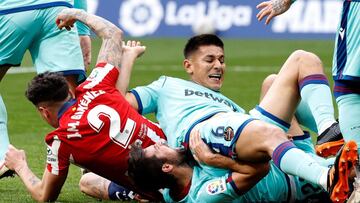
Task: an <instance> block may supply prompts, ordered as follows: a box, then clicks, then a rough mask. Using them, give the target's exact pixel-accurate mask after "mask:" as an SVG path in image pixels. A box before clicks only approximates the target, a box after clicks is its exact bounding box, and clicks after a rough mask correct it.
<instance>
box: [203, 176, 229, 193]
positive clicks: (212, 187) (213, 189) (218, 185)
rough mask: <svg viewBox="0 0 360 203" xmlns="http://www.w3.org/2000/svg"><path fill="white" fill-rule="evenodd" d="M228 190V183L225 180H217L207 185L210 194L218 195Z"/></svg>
mask: <svg viewBox="0 0 360 203" xmlns="http://www.w3.org/2000/svg"><path fill="white" fill-rule="evenodd" d="M225 190H226V183H225V181H224V180H215V181H212V182H210V183H209V184H208V185H207V186H206V191H207V193H208V194H210V195H216V194H219V193H222V192H224V191H225Z"/></svg>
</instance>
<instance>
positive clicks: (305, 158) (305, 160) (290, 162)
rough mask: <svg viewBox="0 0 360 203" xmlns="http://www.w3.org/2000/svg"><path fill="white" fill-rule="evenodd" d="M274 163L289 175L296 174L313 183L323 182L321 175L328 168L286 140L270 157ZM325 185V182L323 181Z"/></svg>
mask: <svg viewBox="0 0 360 203" xmlns="http://www.w3.org/2000/svg"><path fill="white" fill-rule="evenodd" d="M272 159H273V161H274V163H275V165H276V166H277V167H279V168H280V169H281V170H282V171H284V172H285V173H287V174H290V175H296V176H299V177H300V178H303V179H305V180H307V181H310V182H312V183H314V184H321V185H322V184H323V179H322V178H321V177H322V175H323V174H324V173H325V174H327V172H328V170H329V169H328V168H327V167H325V166H321V165H320V164H319V163H317V162H316V161H315V160H314V159H313V158H312V157H311V156H309V155H308V154H306V153H305V152H304V151H302V150H300V149H298V148H296V146H295V145H294V144H293V143H292V142H291V141H287V142H284V143H282V144H281V145H279V146H278V147H277V148H276V149H275V150H274V152H273V157H272ZM325 187H326V182H325Z"/></svg>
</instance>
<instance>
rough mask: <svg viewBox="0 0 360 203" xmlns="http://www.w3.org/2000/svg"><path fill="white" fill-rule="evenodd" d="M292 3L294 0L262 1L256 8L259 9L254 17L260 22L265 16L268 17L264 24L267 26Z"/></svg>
mask: <svg viewBox="0 0 360 203" xmlns="http://www.w3.org/2000/svg"><path fill="white" fill-rule="evenodd" d="M294 1H295V0H271V1H264V2H262V3H260V4H258V5H257V6H256V8H257V9H261V10H260V11H259V13H258V14H257V15H256V18H257V19H258V20H259V21H261V20H262V19H263V18H264V17H265V16H268V17H267V18H266V21H265V24H269V23H270V21H271V20H272V19H273V18H274V17H275V16H278V15H281V14H282V13H284V12H285V11H287V10H288V9H289V8H290V6H291V3H293V2H294Z"/></svg>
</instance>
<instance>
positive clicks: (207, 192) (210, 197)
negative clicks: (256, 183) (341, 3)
mask: <svg viewBox="0 0 360 203" xmlns="http://www.w3.org/2000/svg"><path fill="white" fill-rule="evenodd" d="M237 198H239V191H238V189H237V187H236V185H235V183H234V181H233V180H232V178H231V173H228V174H226V175H224V176H222V177H214V178H212V179H210V180H208V181H206V182H205V183H204V184H203V185H202V186H201V189H200V191H199V192H198V195H197V197H196V199H197V200H198V201H197V202H207V203H208V202H214V203H215V202H232V201H233V200H234V199H237Z"/></svg>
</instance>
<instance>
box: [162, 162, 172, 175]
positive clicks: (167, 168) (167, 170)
mask: <svg viewBox="0 0 360 203" xmlns="http://www.w3.org/2000/svg"><path fill="white" fill-rule="evenodd" d="M173 168H174V166H173V165H172V164H168V163H164V164H163V165H162V168H161V169H162V171H163V172H164V173H170V172H171V171H172V169H173Z"/></svg>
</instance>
